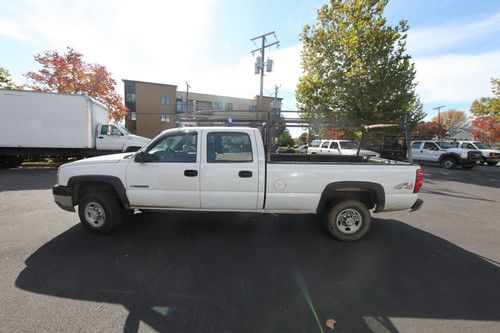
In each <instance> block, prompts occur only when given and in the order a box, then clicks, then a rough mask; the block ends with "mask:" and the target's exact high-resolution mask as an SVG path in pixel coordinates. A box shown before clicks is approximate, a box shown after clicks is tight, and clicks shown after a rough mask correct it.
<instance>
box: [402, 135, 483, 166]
mask: <svg viewBox="0 0 500 333" xmlns="http://www.w3.org/2000/svg"><path fill="white" fill-rule="evenodd" d="M411 153H412V156H413V160H415V161H425V162H433V163H439V164H440V165H441V166H442V167H443V168H445V169H453V168H455V167H457V166H459V165H460V166H461V167H462V168H464V169H472V168H474V167H475V166H476V164H477V162H478V161H480V160H481V152H480V151H479V150H471V149H463V148H454V147H453V146H451V145H450V143H449V142H447V141H442V140H438V141H436V140H418V141H413V142H412V143H411Z"/></svg>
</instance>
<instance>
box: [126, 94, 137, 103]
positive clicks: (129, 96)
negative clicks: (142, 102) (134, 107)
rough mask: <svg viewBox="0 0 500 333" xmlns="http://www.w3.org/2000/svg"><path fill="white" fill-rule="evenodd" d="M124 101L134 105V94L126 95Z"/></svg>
mask: <svg viewBox="0 0 500 333" xmlns="http://www.w3.org/2000/svg"><path fill="white" fill-rule="evenodd" d="M125 101H127V102H131V103H134V102H135V94H127V96H125Z"/></svg>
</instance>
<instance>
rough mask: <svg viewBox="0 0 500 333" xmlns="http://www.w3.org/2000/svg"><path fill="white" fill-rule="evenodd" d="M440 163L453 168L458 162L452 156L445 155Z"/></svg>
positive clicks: (444, 166)
mask: <svg viewBox="0 0 500 333" xmlns="http://www.w3.org/2000/svg"><path fill="white" fill-rule="evenodd" d="M440 164H441V167H443V168H445V169H454V168H455V167H456V166H457V164H458V162H457V160H456V159H455V158H453V157H445V158H443V159H442V160H441V162H440Z"/></svg>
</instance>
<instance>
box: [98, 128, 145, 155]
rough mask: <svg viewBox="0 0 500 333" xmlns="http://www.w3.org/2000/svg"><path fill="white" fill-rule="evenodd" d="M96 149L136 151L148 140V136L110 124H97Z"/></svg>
mask: <svg viewBox="0 0 500 333" xmlns="http://www.w3.org/2000/svg"><path fill="white" fill-rule="evenodd" d="M96 133H97V135H96V148H97V149H98V150H113V151H123V152H129V151H137V150H139V149H140V148H141V147H143V146H144V145H145V144H147V143H148V142H149V139H148V138H144V137H142V136H138V135H134V134H130V133H129V132H128V131H127V130H126V129H125V128H123V127H120V126H116V125H112V124H99V125H97V131H96Z"/></svg>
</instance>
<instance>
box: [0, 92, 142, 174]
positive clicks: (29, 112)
mask: <svg viewBox="0 0 500 333" xmlns="http://www.w3.org/2000/svg"><path fill="white" fill-rule="evenodd" d="M149 141H150V140H149V139H147V138H144V137H140V136H137V135H133V134H130V133H128V132H127V130H126V129H124V128H122V127H120V126H117V125H114V124H111V123H110V120H109V117H108V109H107V107H106V106H104V105H103V104H101V103H99V102H97V101H96V100H94V99H92V98H90V97H88V96H85V95H71V94H56V93H45V92H34V91H20V90H0V166H1V167H15V166H17V165H19V164H20V163H22V160H23V158H25V157H28V156H44V157H78V158H81V157H88V156H97V155H105V154H111V153H113V152H124V151H125V152H126V151H136V150H138V149H140V148H141V147H142V146H144V145H145V144H147V143H148V142H149Z"/></svg>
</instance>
